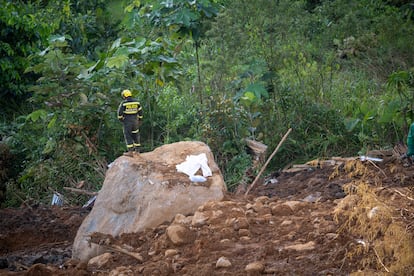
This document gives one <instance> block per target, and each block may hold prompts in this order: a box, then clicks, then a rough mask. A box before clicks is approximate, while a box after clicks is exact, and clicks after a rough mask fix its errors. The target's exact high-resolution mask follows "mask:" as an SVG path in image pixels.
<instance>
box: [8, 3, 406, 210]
mask: <svg viewBox="0 0 414 276" xmlns="http://www.w3.org/2000/svg"><path fill="white" fill-rule="evenodd" d="M410 2H411V1H397V0H393V1H391V0H389V1H386V0H382V1H380V0H374V1H372V0H369V1H368V0H358V1H356V0H353V1H345V0H330V1H327V0H326V1H324V0H321V1H316V0H307V1H306V0H298V1H291V0H278V1H267V0H257V1H242V0H232V1H228V0H200V1H189V0H175V1H173V0H167V1H158V0H152V1H149V0H142V1H139V0H112V1H105V0H93V1H90V0H89V1H70V0H59V1H41V0H37V1H8V0H0V3H1V6H2V9H1V11H0V25H1V33H0V52H1V56H0V70H1V74H0V80H1V81H0V104H1V121H0V138H1V141H0V142H1V143H0V153H1V157H0V158H1V159H0V183H2V185H1V188H2V189H3V191H4V195H3V197H2V206H16V205H19V204H21V203H22V201H26V200H29V199H32V200H35V201H43V202H48V201H50V198H51V193H52V191H59V192H64V191H63V190H62V188H63V187H65V186H69V187H76V186H77V185H79V184H80V183H84V186H83V188H86V189H90V190H97V189H99V186H100V185H101V184H102V181H103V178H104V174H105V171H106V168H107V165H108V163H110V162H112V161H113V160H114V159H115V158H117V157H118V156H119V155H120V154H122V152H123V151H124V150H125V145H124V142H123V137H122V130H121V125H120V123H119V122H118V121H117V119H116V115H115V111H116V108H117V106H118V103H119V101H120V92H121V91H122V90H123V89H125V88H128V89H130V90H132V91H133V94H134V96H135V97H137V98H139V99H140V101H141V103H142V105H143V107H144V122H143V125H142V127H141V141H142V142H143V146H144V150H146V151H150V150H152V149H154V148H155V147H157V146H160V145H162V144H166V143H172V142H176V141H181V140H201V141H204V142H206V143H207V144H208V145H209V146H210V147H211V149H212V151H213V153H214V154H215V156H216V159H217V162H218V164H219V166H220V167H221V169H222V171H223V173H224V176H225V180H226V183H227V185H228V187H229V189H234V188H235V187H236V186H237V185H238V184H240V183H242V182H243V181H245V180H244V178H245V175H246V171H247V170H248V169H249V168H250V167H251V160H250V156H249V155H248V154H247V153H246V148H245V140H244V139H245V138H251V139H255V140H258V141H261V142H263V143H264V144H266V145H268V146H269V149H270V151H271V150H272V149H273V148H274V147H275V146H276V145H277V144H278V142H279V141H280V139H281V137H282V136H283V134H284V133H285V132H286V131H287V129H288V128H292V129H293V131H292V133H291V134H290V136H289V139H288V140H287V141H286V142H285V143H284V146H283V148H282V149H281V151H280V152H279V153H278V155H277V157H276V158H274V160H272V162H271V164H270V166H269V169H271V170H277V169H279V168H282V167H283V166H285V165H287V164H289V163H293V162H302V161H307V160H309V159H313V158H323V157H329V156H338V155H342V156H349V155H351V156H354V155H356V154H363V153H364V152H366V151H367V150H369V149H378V148H389V147H392V146H393V145H395V144H396V143H398V142H401V141H404V139H405V136H406V134H407V130H408V125H409V124H410V123H411V122H412V121H413V119H414V117H413V116H414V114H413V110H414V106H413V105H414V76H413V73H414V69H413V68H414V67H413V65H414V55H413V54H412V53H413V51H414V44H413V43H412V41H414V24H413V23H414V22H413V19H414V17H413V6H412V3H410ZM6 188H7V189H6ZM67 198H68V200H70V201H71V202H72V203H77V202H78V201H79V202H80V201H81V200H82V202H83V201H84V198H81V197H75V196H74V195H67Z"/></svg>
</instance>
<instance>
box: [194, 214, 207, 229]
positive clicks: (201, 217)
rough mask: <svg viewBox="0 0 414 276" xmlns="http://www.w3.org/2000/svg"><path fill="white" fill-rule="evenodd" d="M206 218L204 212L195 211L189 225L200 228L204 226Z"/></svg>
mask: <svg viewBox="0 0 414 276" xmlns="http://www.w3.org/2000/svg"><path fill="white" fill-rule="evenodd" d="M207 220H208V217H207V216H206V215H205V214H204V212H200V211H196V212H195V213H194V216H193V219H192V221H191V224H192V225H193V226H196V227H200V226H203V225H205V224H206V222H207Z"/></svg>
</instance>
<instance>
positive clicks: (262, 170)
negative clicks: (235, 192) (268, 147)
mask: <svg viewBox="0 0 414 276" xmlns="http://www.w3.org/2000/svg"><path fill="white" fill-rule="evenodd" d="M291 131H292V129H291V128H289V130H288V131H287V132H286V134H285V135H284V136H283V138H282V140H280V142H279V144H278V145H277V147H276V149H275V150H274V151H273V153H272V154H271V155H270V157H269V158H268V159H267V161H266V163H265V164H264V165H263V167H262V169H261V170H260V172H259V174H258V175H257V176H256V178H255V179H254V181H253V183H252V184H251V185H250V187H249V188H248V189H247V191H246V193H245V194H244V195H245V196H246V195H247V194H248V193H249V192H250V190H251V189H252V188H253V187H254V185H256V182H257V181H258V180H259V178H260V176H261V175H262V173H263V172H264V170H265V169H266V167H267V165H269V162H270V160H271V159H272V158H273V156H274V155H275V154H276V152H277V151H278V150H279V148H280V146H281V145H282V144H283V142H285V140H286V138H287V137H288V135H289V133H290V132H291Z"/></svg>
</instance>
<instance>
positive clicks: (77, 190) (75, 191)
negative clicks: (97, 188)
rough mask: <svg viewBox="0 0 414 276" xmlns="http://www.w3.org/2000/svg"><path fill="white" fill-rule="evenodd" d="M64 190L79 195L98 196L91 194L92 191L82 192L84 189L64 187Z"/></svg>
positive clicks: (94, 193)
mask: <svg viewBox="0 0 414 276" xmlns="http://www.w3.org/2000/svg"><path fill="white" fill-rule="evenodd" d="M63 189H64V190H66V191H70V192H74V193H78V194H84V195H97V194H98V193H97V192H91V191H86V190H82V189H76V188H71V187H63Z"/></svg>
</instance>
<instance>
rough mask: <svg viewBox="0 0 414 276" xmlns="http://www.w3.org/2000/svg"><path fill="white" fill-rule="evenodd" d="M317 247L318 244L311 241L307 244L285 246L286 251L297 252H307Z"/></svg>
mask: <svg viewBox="0 0 414 276" xmlns="http://www.w3.org/2000/svg"><path fill="white" fill-rule="evenodd" d="M315 246H316V243H315V242H314V241H310V242H307V243H299V244H293V245H288V246H285V249H293V250H296V251H306V250H312V249H315Z"/></svg>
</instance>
